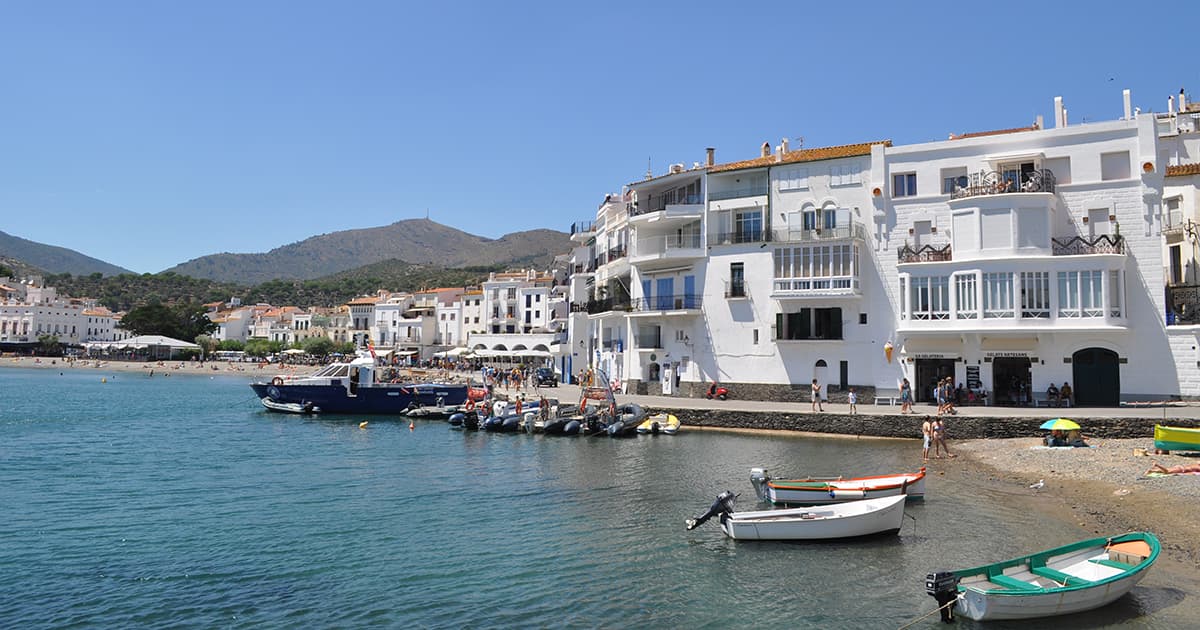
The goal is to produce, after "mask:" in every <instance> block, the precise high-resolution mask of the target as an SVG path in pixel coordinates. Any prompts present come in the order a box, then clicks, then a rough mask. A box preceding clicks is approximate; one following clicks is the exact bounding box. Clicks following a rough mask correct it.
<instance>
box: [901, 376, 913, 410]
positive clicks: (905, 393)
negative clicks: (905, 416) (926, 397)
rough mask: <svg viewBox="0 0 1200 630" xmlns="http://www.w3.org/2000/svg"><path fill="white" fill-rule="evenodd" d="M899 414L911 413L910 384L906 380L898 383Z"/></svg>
mask: <svg viewBox="0 0 1200 630" xmlns="http://www.w3.org/2000/svg"><path fill="white" fill-rule="evenodd" d="M900 413H912V384H911V383H909V382H908V379H904V380H903V381H902V382H901V383H900Z"/></svg>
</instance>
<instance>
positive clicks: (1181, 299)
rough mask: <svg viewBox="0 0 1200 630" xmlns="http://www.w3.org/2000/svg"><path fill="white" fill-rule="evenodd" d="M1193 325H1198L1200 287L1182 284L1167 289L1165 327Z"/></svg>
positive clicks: (1199, 317)
mask: <svg viewBox="0 0 1200 630" xmlns="http://www.w3.org/2000/svg"><path fill="white" fill-rule="evenodd" d="M1194 324H1200V285H1196V284H1182V285H1176V286H1170V287H1167V325H1168V326H1191V325H1194Z"/></svg>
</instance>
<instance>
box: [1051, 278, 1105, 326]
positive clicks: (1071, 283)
mask: <svg viewBox="0 0 1200 630" xmlns="http://www.w3.org/2000/svg"><path fill="white" fill-rule="evenodd" d="M1110 282H1111V279H1110ZM1103 284H1104V272H1102V271H1060V272H1059V273H1058V316H1059V317H1102V316H1103V315H1104V295H1103ZM1118 308H1119V307H1118Z"/></svg>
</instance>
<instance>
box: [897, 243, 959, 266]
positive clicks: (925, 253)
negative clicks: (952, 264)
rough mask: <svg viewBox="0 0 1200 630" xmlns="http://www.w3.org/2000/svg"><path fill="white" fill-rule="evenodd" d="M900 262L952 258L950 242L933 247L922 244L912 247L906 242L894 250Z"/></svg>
mask: <svg viewBox="0 0 1200 630" xmlns="http://www.w3.org/2000/svg"><path fill="white" fill-rule="evenodd" d="M896 254H897V258H898V259H899V261H900V263H918V262H945V261H947V260H953V258H952V257H951V252H950V244H949V243H947V244H946V245H944V246H942V247H934V246H933V245H922V246H921V247H917V248H915V249H914V248H913V247H911V246H909V245H907V244H905V245H904V247H901V248H900V249H899V250H897V252H896Z"/></svg>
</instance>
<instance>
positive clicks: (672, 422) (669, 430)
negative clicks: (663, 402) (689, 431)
mask: <svg viewBox="0 0 1200 630" xmlns="http://www.w3.org/2000/svg"><path fill="white" fill-rule="evenodd" d="M677 431H679V418H676V417H675V416H673V415H671V414H665V413H662V414H655V415H653V416H648V417H647V418H646V419H645V420H644V421H642V423H641V424H639V425H638V426H637V432H638V433H639V434H641V435H656V434H659V433H665V434H667V435H675V433H676V432H677Z"/></svg>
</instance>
